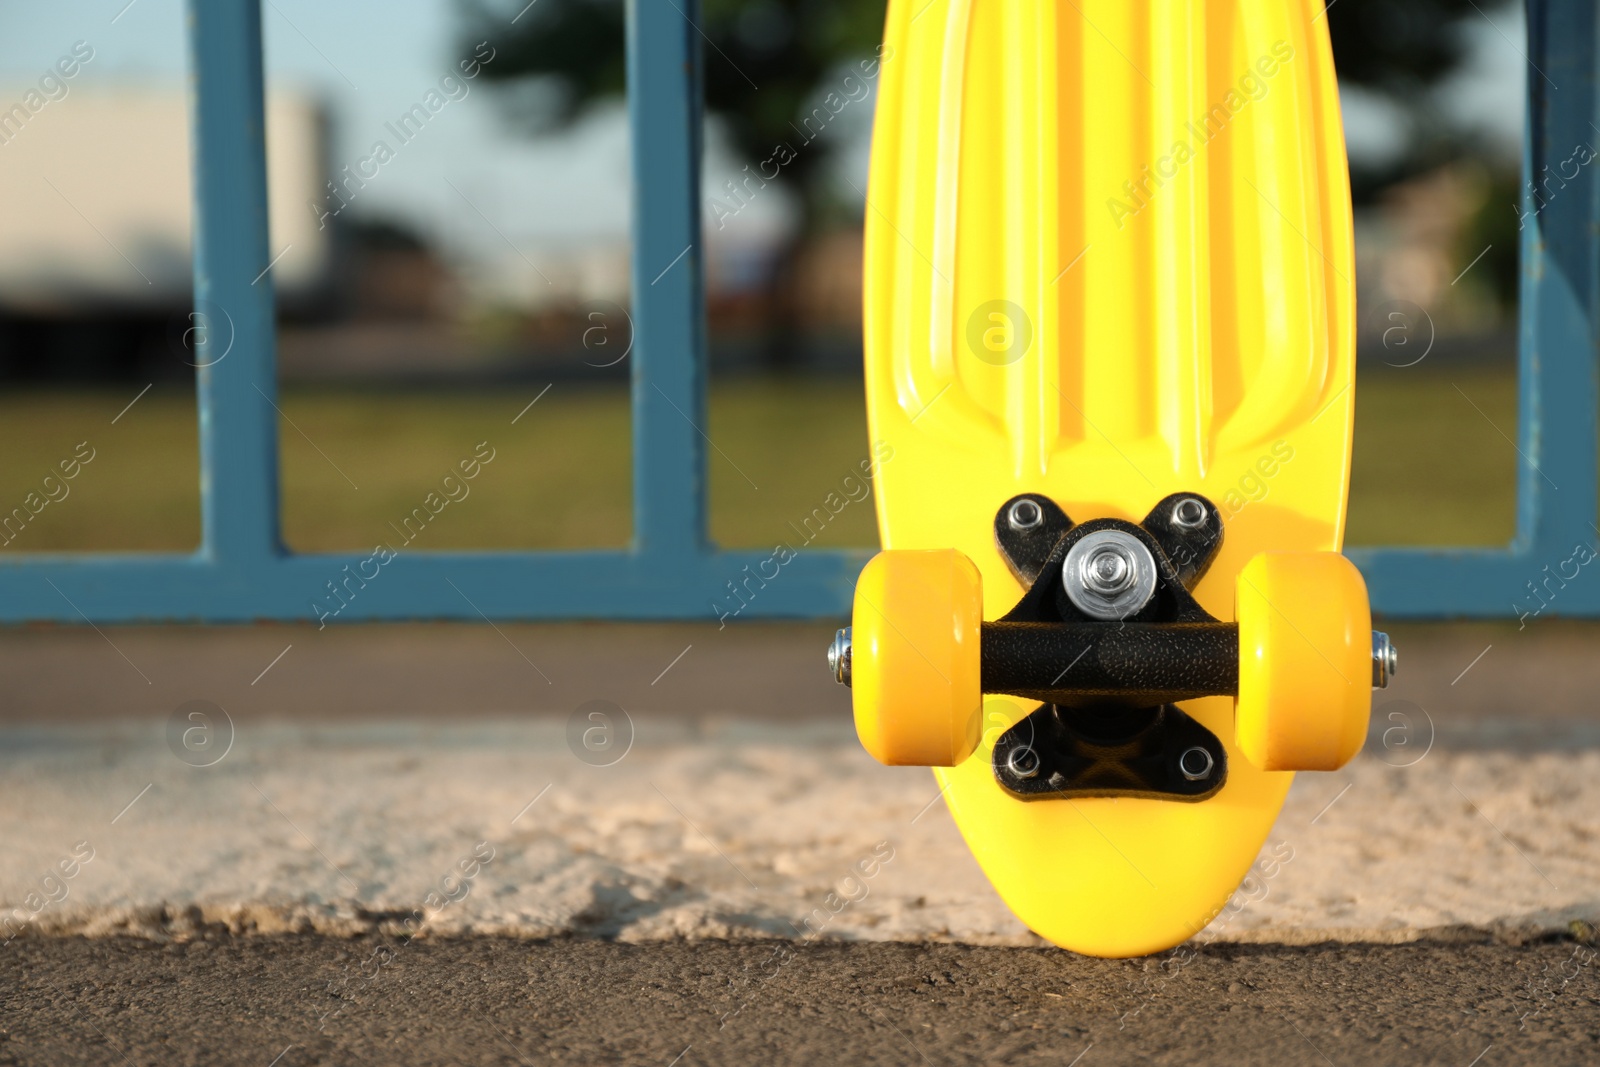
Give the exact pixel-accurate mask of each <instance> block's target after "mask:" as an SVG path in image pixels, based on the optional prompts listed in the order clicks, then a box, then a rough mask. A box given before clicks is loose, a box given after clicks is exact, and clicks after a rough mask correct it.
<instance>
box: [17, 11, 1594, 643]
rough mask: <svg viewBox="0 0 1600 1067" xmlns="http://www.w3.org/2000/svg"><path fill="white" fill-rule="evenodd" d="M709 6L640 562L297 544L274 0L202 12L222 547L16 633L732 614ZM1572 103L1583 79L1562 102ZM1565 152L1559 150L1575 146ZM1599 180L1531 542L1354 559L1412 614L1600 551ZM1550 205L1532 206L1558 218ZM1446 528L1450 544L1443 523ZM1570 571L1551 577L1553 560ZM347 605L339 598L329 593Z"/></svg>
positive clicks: (648, 129)
mask: <svg viewBox="0 0 1600 1067" xmlns="http://www.w3.org/2000/svg"><path fill="white" fill-rule="evenodd" d="M1529 7H1530V10H1529V58H1530V86H1531V89H1532V92H1531V94H1530V103H1529V112H1530V119H1529V134H1528V147H1527V153H1526V164H1525V165H1526V166H1527V168H1528V172H1529V174H1538V173H1540V168H1541V167H1542V166H1543V165H1544V161H1545V159H1546V157H1547V155H1548V156H1549V158H1551V159H1559V158H1564V156H1565V155H1566V154H1567V153H1568V152H1569V151H1570V146H1571V145H1573V144H1576V143H1579V142H1582V143H1586V144H1587V143H1590V142H1591V138H1593V137H1594V136H1596V132H1595V131H1597V130H1600V125H1597V123H1600V106H1597V103H1600V101H1597V96H1596V84H1595V64H1596V56H1597V54H1600V46H1597V40H1596V32H1597V17H1596V11H1595V9H1594V7H1593V6H1592V5H1590V4H1587V3H1584V2H1582V0H1571V2H1560V0H1530V5H1529ZM697 12H698V3H697V2H695V0H630V3H629V6H628V38H627V47H628V87H629V122H630V125H631V131H632V145H633V167H634V174H633V179H634V180H633V188H634V246H633V316H634V321H635V347H634V357H633V363H632V374H633V378H632V395H633V401H632V403H633V497H634V537H633V543H632V546H631V548H630V549H628V550H627V551H605V552H473V553H442V552H441V553H423V552H415V553H413V552H403V553H401V554H400V555H399V556H398V557H397V558H395V559H394V560H393V561H392V562H390V563H388V564H387V565H386V566H384V567H383V568H382V571H381V573H380V576H379V577H378V578H375V579H372V580H369V581H363V582H360V583H359V584H358V585H355V586H347V585H345V584H343V583H345V582H346V581H347V579H348V578H349V576H350V575H351V574H352V573H354V572H356V571H357V570H358V569H359V564H360V562H361V561H362V560H363V559H365V558H366V556H367V553H365V552H360V553H351V554H348V555H341V554H310V555H302V554H294V553H289V552H287V551H286V550H285V549H284V547H283V545H282V543H281V541H280V539H279V524H278V491H279V487H278V436H277V427H278V412H277V409H276V400H275V397H276V392H277V390H276V380H277V375H276V366H275V361H276V352H275V346H276V339H275V335H274V322H273V294H272V289H271V278H270V275H267V276H265V277H263V276H262V268H263V267H264V266H265V265H266V264H267V263H268V259H269V250H268V236H267V207H266V204H267V200H266V159H265V141H264V136H263V125H264V119H263V88H262V84H263V83H262V73H263V71H262V50H261V11H260V0H190V4H189V24H190V41H189V45H190V62H191V64H192V71H193V75H194V94H193V103H192V108H193V115H192V123H193V132H194V154H195V175H196V182H195V196H196V204H195V256H194V278H195V300H196V308H197V311H198V312H199V313H201V314H203V315H204V316H205V320H204V321H205V322H206V323H207V324H208V325H209V328H208V329H206V330H205V331H203V332H202V333H201V335H200V342H201V343H200V345H199V359H198V362H199V363H200V364H201V367H200V371H199V383H198V390H199V412H200V471H201V474H200V481H201V486H200V490H201V500H202V507H201V515H202V527H203V538H202V544H201V547H200V548H199V550H197V551H196V552H194V553H192V554H162V555H156V554H140V555H132V554H125V555H91V556H84V555H73V556H69V555H42V554H41V555H32V556H27V555H18V556H13V555H7V556H5V557H3V558H0V622H9V623H15V622H28V621H54V622H81V621H93V622H134V621H156V620H161V621H186V620H194V621H199V620H205V621H213V622H247V621H252V620H257V619H275V620H297V619H305V620H314V619H315V618H316V616H317V611H316V608H315V607H314V606H313V604H314V602H316V601H318V600H319V599H324V598H327V597H328V596H329V592H330V589H332V588H335V587H338V588H350V589H356V590H357V593H356V595H355V596H353V597H351V598H349V602H348V604H347V606H345V607H344V608H343V609H342V610H341V611H340V612H339V615H338V618H339V621H342V622H347V621H363V620H395V619H415V618H438V619H466V620H474V619H492V620H513V619H576V618H629V619H707V620H709V619H713V618H715V617H716V615H717V609H716V607H715V606H714V603H715V602H717V601H720V600H723V599H724V598H725V597H726V595H727V592H728V587H729V584H730V583H733V582H736V581H738V580H741V579H742V578H744V577H745V574H746V568H749V570H751V571H755V570H757V569H758V567H759V564H760V562H761V561H762V560H764V559H765V558H766V557H767V553H765V552H728V551H720V550H717V549H716V548H715V547H714V546H712V545H711V543H710V542H709V539H708V537H707V534H706V477H705V464H706V450H705V442H706V440H707V439H706V437H705V434H704V432H703V428H704V426H705V384H706V382H705V366H706V360H705V336H704V301H703V287H702V273H703V260H702V247H701V228H700V211H699V202H700V197H699V188H700V145H701V139H700V133H701V108H700V70H701V54H700V52H701V46H700V41H701V38H700V35H699V33H698V31H697V29H696V28H695V25H694V19H695V18H696V17H697ZM1558 87H1559V88H1558ZM1557 153H1559V154H1557ZM1594 171H1595V168H1588V169H1586V170H1584V171H1582V172H1581V173H1580V174H1579V176H1578V177H1576V178H1573V179H1571V180H1569V181H1567V182H1566V186H1567V187H1566V188H1565V189H1563V191H1562V193H1561V195H1560V196H1559V197H1555V198H1553V199H1552V200H1551V201H1550V202H1549V203H1547V204H1546V205H1545V206H1544V207H1543V209H1542V210H1541V211H1535V212H1533V213H1532V214H1527V216H1526V217H1527V218H1528V219H1529V220H1530V221H1529V223H1528V225H1527V226H1526V228H1525V229H1524V232H1523V246H1522V262H1523V299H1522V328H1521V357H1520V358H1521V405H1522V407H1521V422H1520V429H1519V436H1520V438H1521V440H1520V442H1519V451H1520V452H1521V454H1522V456H1523V465H1522V467H1521V468H1520V469H1519V482H1518V496H1517V501H1518V511H1517V536H1516V538H1515V539H1514V540H1513V542H1512V544H1511V545H1510V546H1508V547H1507V548H1505V549H1500V550H1465V549H1462V550H1410V549H1378V550H1351V552H1350V556H1351V557H1352V558H1353V559H1355V560H1356V562H1357V563H1358V564H1360V565H1361V567H1362V569H1363V570H1364V571H1365V573H1366V574H1367V576H1368V580H1369V583H1370V586H1371V590H1372V597H1373V605H1374V608H1375V609H1376V610H1377V611H1378V612H1380V613H1382V614H1384V615H1386V616H1388V617H1430V616H1432V617H1438V616H1472V617H1515V616H1516V614H1517V613H1518V608H1517V605H1518V604H1525V605H1526V607H1527V610H1530V611H1531V610H1533V609H1534V608H1536V607H1538V605H1539V604H1540V603H1541V602H1542V601H1541V600H1535V599H1533V596H1532V592H1531V589H1530V588H1527V587H1529V586H1530V585H1532V584H1538V583H1541V582H1544V581H1545V579H1546V577H1547V575H1548V574H1549V573H1551V571H1558V572H1562V573H1564V571H1562V565H1563V562H1564V561H1567V560H1569V559H1570V558H1571V557H1572V555H1573V549H1574V545H1575V544H1577V543H1578V542H1584V543H1586V544H1590V545H1593V544H1594V543H1595V542H1596V540H1597V539H1600V530H1597V529H1596V528H1595V526H1594V523H1595V521H1596V512H1597V484H1600V477H1597V445H1600V440H1597V434H1596V413H1597V407H1596V403H1597V390H1596V351H1597V350H1596V339H1597V334H1596V327H1597V321H1600V292H1597V279H1600V257H1597V248H1600V242H1597V241H1596V239H1595V234H1596V233H1597V232H1600V180H1597V178H1596V174H1595V173H1594ZM1534 206H1535V205H1534V203H1533V202H1532V200H1531V194H1528V195H1526V196H1525V201H1524V209H1525V212H1527V211H1531V210H1532V209H1533V207H1534ZM1440 532H1441V535H1444V534H1445V533H1447V531H1443V530H1441V531H1440ZM867 555H868V553H867V552H865V551H820V550H815V551H813V550H807V551H803V552H801V553H800V554H799V555H798V556H797V557H796V558H795V559H794V560H793V561H792V562H790V563H788V564H787V565H786V566H785V567H784V570H783V577H782V580H781V581H773V582H769V583H768V584H767V585H766V586H765V587H764V588H763V589H762V591H761V595H760V596H759V597H757V598H756V599H755V600H753V601H752V602H751V603H749V604H748V605H747V606H746V608H745V609H744V610H743V611H742V612H741V613H740V617H741V618H761V617H765V618H773V617H817V616H830V615H831V616H840V615H844V614H846V613H847V612H848V611H849V605H850V597H851V591H852V588H853V583H854V578H855V575H856V573H857V572H858V571H859V570H860V567H861V565H862V564H863V563H864V562H865V560H866V557H867ZM1547 565H1548V567H1549V568H1550V569H1551V570H1549V571H1547V570H1545V569H1544V568H1545V567H1546V566H1547ZM1541 588H1545V589H1546V590H1547V592H1546V593H1545V594H1544V597H1543V599H1545V600H1550V601H1551V602H1550V605H1549V607H1548V608H1546V609H1544V612H1545V613H1547V614H1563V615H1600V580H1596V579H1595V578H1592V577H1590V578H1588V580H1587V581H1583V580H1578V581H1572V582H1570V583H1568V582H1563V583H1562V587H1561V589H1560V591H1559V594H1558V595H1552V594H1551V593H1550V592H1548V590H1551V589H1554V588H1555V587H1554V586H1550V585H1548V584H1546V585H1544V586H1542V587H1541ZM326 602H328V603H332V601H331V600H330V601H326Z"/></svg>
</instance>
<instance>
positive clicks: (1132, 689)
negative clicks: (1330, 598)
mask: <svg viewBox="0 0 1600 1067" xmlns="http://www.w3.org/2000/svg"><path fill="white" fill-rule="evenodd" d="M994 536H995V541H996V543H997V545H998V547H999V549H1000V552H1001V555H1002V556H1003V557H1004V558H1005V560H1006V563H1007V565H1008V566H1009V567H1010V569H1011V572H1012V574H1013V575H1014V576H1015V577H1016V579H1017V580H1018V581H1019V582H1020V583H1022V585H1023V586H1024V587H1025V588H1026V590H1027V591H1026V592H1025V593H1024V594H1023V595H1022V598H1021V599H1020V600H1019V601H1018V602H1017V604H1016V606H1015V607H1013V608H1012V609H1011V611H1010V612H1008V613H1007V614H1006V615H1004V616H1003V617H1001V618H1000V619H997V620H994V621H992V622H983V623H982V624H981V626H980V627H979V632H978V637H979V649H980V652H979V664H980V672H981V690H982V692H984V693H989V694H1004V695H1010V696H1017V697H1022V698H1025V699H1028V700H1036V701H1039V702H1040V703H1041V705H1042V706H1041V707H1039V708H1038V709H1037V710H1035V711H1034V712H1033V713H1032V714H1030V715H1028V716H1027V717H1026V718H1024V719H1022V720H1021V721H1020V722H1018V723H1017V724H1016V725H1014V726H1012V727H1011V728H1010V729H1009V730H1007V731H1006V732H1005V733H1004V734H1002V735H1001V736H1000V737H999V739H998V740H997V741H996V742H995V745H994V749H993V754H992V765H993V770H994V775H995V778H996V780H997V781H998V783H999V784H1000V785H1001V787H1002V788H1004V789H1005V790H1006V791H1007V792H1009V793H1011V794H1013V795H1015V796H1017V797H1019V798H1022V799H1042V798H1049V797H1058V798H1059V797H1084V796H1102V797H1103V796H1140V797H1151V798H1162V799H1170V800H1187V801H1195V800H1203V799H1205V798H1206V797H1209V796H1212V795H1213V794H1215V793H1216V792H1217V791H1218V790H1219V789H1221V788H1222V786H1223V784H1224V783H1225V782H1226V780H1227V776H1228V752H1227V748H1226V746H1225V745H1224V744H1223V743H1222V742H1221V740H1220V739H1218V737H1217V736H1216V734H1214V733H1213V732H1212V731H1211V730H1209V729H1207V728H1206V727H1205V726H1204V725H1202V724H1201V723H1200V722H1199V721H1197V720H1196V719H1194V718H1193V717H1191V716H1190V715H1188V714H1186V713H1185V712H1184V711H1182V710H1181V709H1180V708H1178V707H1177V704H1178V703H1179V702H1181V701H1187V700H1195V699H1198V698H1201V697H1209V696H1228V697H1237V696H1238V694H1239V690H1240V637H1239V626H1238V624H1237V623H1232V622H1222V621H1220V620H1218V619H1217V618H1215V617H1214V616H1212V615H1211V614H1210V613H1208V612H1207V611H1206V610H1205V609H1204V608H1202V607H1201V606H1200V604H1199V603H1198V602H1197V601H1196V600H1195V598H1194V596H1193V594H1192V590H1193V589H1194V587H1195V585H1196V584H1197V583H1198V582H1199V581H1200V579H1201V578H1202V577H1204V575H1205V573H1206V570H1207V568H1208V567H1209V566H1210V565H1211V562H1212V560H1213V559H1214V558H1215V556H1216V553H1217V550H1218V549H1219V548H1220V547H1221V544H1222V536H1223V524H1222V516H1221V514H1220V512H1219V511H1218V509H1217V508H1216V506H1215V505H1214V504H1212V503H1211V502H1210V501H1209V500H1206V499H1205V498H1204V497H1201V496H1199V495H1197V494H1193V493H1175V494H1173V495H1171V496H1168V497H1166V498H1165V499H1163V500H1162V501H1160V502H1159V503H1158V504H1157V505H1156V506H1155V508H1153V509H1152V510H1151V512H1150V513H1149V514H1148V515H1147V516H1146V517H1145V518H1144V520H1143V521H1142V522H1140V523H1138V524H1135V523H1130V522H1125V521H1123V520H1120V519H1092V520H1089V521H1086V522H1083V523H1074V522H1073V521H1072V519H1071V518H1070V517H1069V516H1068V515H1067V514H1066V512H1064V511H1063V510H1062V509H1061V508H1060V507H1059V506H1058V505H1057V504H1056V503H1055V502H1054V501H1052V500H1050V499H1049V498H1048V497H1045V496H1042V495H1038V494H1023V495H1020V496H1016V497H1013V498H1012V499H1011V500H1008V501H1007V502H1006V503H1005V504H1004V505H1003V506H1002V507H1001V508H1000V510H999V512H998V513H997V515H996V516H995V520H994ZM828 663H829V667H830V669H831V670H832V672H833V674H834V677H835V678H836V679H837V680H838V681H840V682H841V683H843V684H845V685H850V684H851V631H850V630H848V629H846V630H841V631H839V633H838V635H837V636H836V637H835V639H834V643H833V646H832V648H830V649H829V652H828ZM1395 666H1396V654H1395V650H1394V646H1393V645H1392V644H1391V643H1390V642H1389V639H1388V637H1387V635H1385V634H1382V633H1378V632H1374V633H1373V635H1372V663H1371V671H1372V685H1373V687H1374V688H1383V687H1385V686H1387V684H1388V682H1389V679H1390V677H1391V676H1392V675H1393V674H1394V672H1395Z"/></svg>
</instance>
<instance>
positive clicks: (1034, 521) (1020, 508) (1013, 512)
mask: <svg viewBox="0 0 1600 1067" xmlns="http://www.w3.org/2000/svg"><path fill="white" fill-rule="evenodd" d="M1006 522H1007V524H1009V525H1010V527H1011V528H1012V529H1013V530H1031V529H1033V528H1034V527H1036V526H1038V525H1039V524H1040V523H1042V522H1044V508H1041V507H1040V506H1039V505H1038V504H1037V503H1036V502H1035V501H1032V500H1019V501H1017V502H1016V503H1015V504H1012V505H1011V507H1010V508H1008V509H1007V510H1006Z"/></svg>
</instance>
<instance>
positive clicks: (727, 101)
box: [462, 0, 884, 365]
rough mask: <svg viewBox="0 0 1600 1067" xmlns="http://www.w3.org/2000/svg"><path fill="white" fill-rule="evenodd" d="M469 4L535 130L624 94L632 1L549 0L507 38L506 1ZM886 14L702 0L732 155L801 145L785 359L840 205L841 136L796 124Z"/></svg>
mask: <svg viewBox="0 0 1600 1067" xmlns="http://www.w3.org/2000/svg"><path fill="white" fill-rule="evenodd" d="M505 2H506V3H511V0H505ZM511 6H512V7H513V8H520V7H521V6H522V4H521V2H520V0H518V2H515V3H512V5H511ZM462 7H463V14H464V16H465V23H464V25H465V33H464V35H463V37H462V40H463V41H468V40H470V41H473V42H476V41H480V40H483V39H485V38H491V39H492V40H493V41H494V45H495V47H496V48H497V49H498V51H499V54H498V55H497V56H496V57H495V61H494V63H492V64H490V65H488V66H486V67H484V68H483V75H484V77H486V78H488V79H490V80H492V81H498V82H525V83H526V82H529V81H530V80H531V81H532V83H533V84H532V85H531V86H530V88H532V89H533V92H532V93H529V94H526V95H525V96H524V97H523V101H522V105H523V106H521V107H520V108H519V109H518V110H519V111H520V113H521V114H522V115H523V116H525V120H526V124H527V127H528V129H529V130H530V131H531V132H544V131H549V130H553V129H559V128H562V127H564V126H566V125H568V124H570V123H571V122H572V121H573V120H574V119H576V118H577V117H578V116H579V115H580V114H581V113H582V111H583V109H584V108H585V106H586V105H588V104H590V103H591V102H594V101H596V100H600V99H605V98H610V97H615V98H620V97H621V96H622V95H623V92H624V88H625V85H624V81H625V73H624V62H623V4H622V0H540V2H539V3H538V4H536V5H535V6H533V7H532V8H530V9H529V10H528V12H527V14H526V15H525V16H523V17H522V18H521V19H519V20H518V22H517V24H516V25H515V26H514V27H512V28H511V29H510V31H509V32H508V31H507V29H506V25H507V22H508V21H509V16H508V14H507V13H506V11H504V10H503V8H504V7H505V4H504V3H500V2H498V0H462ZM511 13H513V14H514V13H515V12H514V10H513V11H512V12H511ZM883 17H884V0H702V2H701V5H700V17H699V19H698V20H697V22H698V27H699V29H700V31H701V32H702V33H703V34H704V35H705V38H704V40H706V41H709V44H707V45H706V46H705V49H704V51H705V63H704V68H705V76H704V78H705V100H706V107H707V109H708V110H709V111H711V112H712V113H713V114H715V115H716V116H717V117H718V119H719V120H720V121H721V124H722V128H723V129H724V130H725V131H726V133H727V134H728V137H729V138H730V140H731V141H732V147H733V149H734V151H735V152H737V153H738V154H739V156H740V157H741V158H742V160H745V161H748V162H750V163H751V164H757V163H759V162H760V161H762V160H766V159H769V158H770V157H772V155H773V151H774V149H775V148H776V147H777V146H778V145H780V144H784V143H787V144H789V145H790V146H793V147H794V148H795V151H794V152H793V153H792V155H790V154H787V153H786V155H789V156H790V158H788V161H787V162H785V163H783V167H782V169H783V179H782V180H783V182H784V186H785V188H786V189H788V190H790V191H791V192H792V193H793V203H794V204H795V206H796V208H797V209H798V212H799V220H798V222H799V224H798V225H797V226H796V227H795V228H794V231H793V232H792V233H791V234H790V236H789V238H788V240H787V241H786V243H785V244H784V246H783V247H781V248H779V249H777V250H776V254H775V257H774V261H773V264H772V269H771V270H770V271H769V274H768V280H767V292H766V298H767V301H766V302H767V316H768V323H767V331H766V332H767V337H766V347H767V350H768V351H767V355H768V359H769V361H770V362H773V363H775V364H780V365H781V364H784V363H787V362H790V361H791V360H792V359H793V358H794V357H795V355H796V354H797V353H796V348H795V346H796V342H797V340H798V333H799V330H798V329H797V327H798V326H799V323H798V322H797V321H796V318H797V314H796V308H795V304H794V301H793V300H792V299H791V293H792V291H793V289H794V288H795V286H794V275H795V269H796V265H797V258H798V253H799V251H800V249H801V247H802V246H803V244H804V242H805V241H806V240H807V239H808V238H809V237H811V236H812V235H813V234H814V233H815V231H816V230H817V229H818V228H820V227H821V226H822V225H823V224H824V222H825V221H826V220H827V219H828V218H829V217H830V216H834V217H836V216H837V214H838V211H839V208H840V205H838V204H837V203H835V202H834V201H833V199H832V198H831V196H830V191H829V189H828V183H827V182H826V181H824V180H822V178H823V176H824V175H826V174H827V164H828V162H829V161H830V159H831V157H832V152H833V149H835V148H836V147H837V146H838V142H837V140H836V139H834V138H830V137H818V138H816V139H815V140H812V141H809V142H807V141H805V140H804V137H803V135H802V134H800V133H797V132H796V128H795V123H797V122H799V121H801V118H802V116H803V115H807V114H809V113H810V111H811V109H812V108H813V107H814V106H816V105H817V104H818V103H819V98H820V96H821V95H823V93H824V92H825V90H824V89H823V83H824V82H825V81H826V80H827V79H828V77H829V76H830V75H835V74H837V76H838V77H839V79H840V80H841V81H842V80H843V74H844V71H843V70H842V68H843V66H844V65H845V64H847V63H850V62H851V61H853V60H859V59H864V58H867V57H870V56H872V55H873V54H874V51H875V50H876V48H877V46H878V43H879V42H880V41H881V39H882V37H883ZM470 51H471V46H470V45H469V46H465V47H463V48H462V52H463V54H464V55H465V54H469V53H470ZM752 79H754V81H753V82H752ZM757 86H759V88H757ZM841 91H842V90H841ZM707 193H708V195H710V196H717V195H718V193H717V191H716V190H709V189H708V190H707ZM710 214H711V213H710V212H708V216H709V215H710Z"/></svg>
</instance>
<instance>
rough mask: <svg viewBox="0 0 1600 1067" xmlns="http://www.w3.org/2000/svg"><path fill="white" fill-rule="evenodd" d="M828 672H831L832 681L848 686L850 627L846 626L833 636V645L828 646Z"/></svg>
mask: <svg viewBox="0 0 1600 1067" xmlns="http://www.w3.org/2000/svg"><path fill="white" fill-rule="evenodd" d="M828 670H830V671H832V672H833V680H834V681H836V682H838V683H839V684H840V685H843V686H849V684H850V627H848V626H846V627H845V628H844V629H842V630H840V631H839V632H838V633H836V634H834V635H833V644H831V645H829V646H828Z"/></svg>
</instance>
